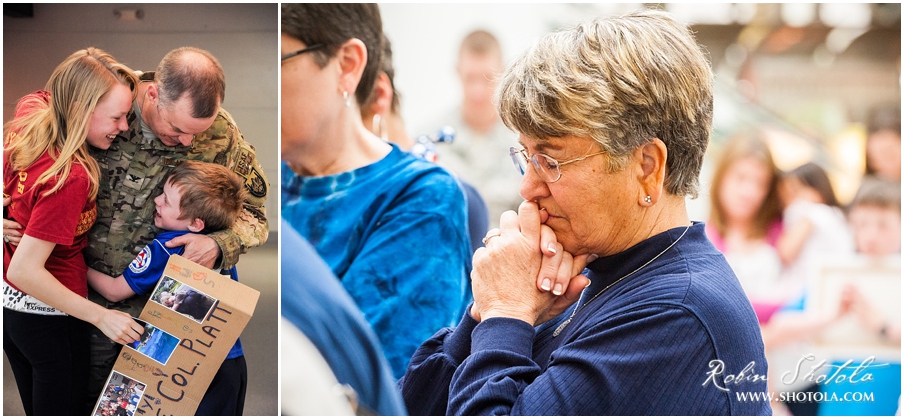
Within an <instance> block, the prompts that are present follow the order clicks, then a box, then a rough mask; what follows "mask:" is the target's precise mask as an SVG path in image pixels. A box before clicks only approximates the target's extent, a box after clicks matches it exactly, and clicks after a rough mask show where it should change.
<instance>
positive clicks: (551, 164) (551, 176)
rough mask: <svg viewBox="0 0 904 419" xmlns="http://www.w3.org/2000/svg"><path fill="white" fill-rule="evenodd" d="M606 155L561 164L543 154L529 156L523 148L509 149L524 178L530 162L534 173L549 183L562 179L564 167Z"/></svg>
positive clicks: (581, 158) (595, 154) (580, 158)
mask: <svg viewBox="0 0 904 419" xmlns="http://www.w3.org/2000/svg"><path fill="white" fill-rule="evenodd" d="M604 153H605V151H600V152H599V153H593V154H588V155H586V156H581V157H578V158H576V159H571V160H568V161H565V162H562V163H559V162H558V161H557V160H556V159H554V158H552V157H549V156H547V155H545V154H543V153H536V154H534V155H533V156H528V155H527V150H525V149H523V148H522V149H520V150H519V149H517V148H515V147H511V148H509V155H511V156H512V162H514V163H515V168H516V169H518V172H519V173H521V175H522V176H524V172H526V171H527V162H528V161H530V162H531V165H533V166H534V171H536V172H537V175H539V176H540V179H541V180H542V181H544V182H547V183H553V182H556V181H558V180H559V179H560V178H561V177H562V166H564V165H566V164H570V163H574V162H579V161H581V160H584V159H586V158H588V157H593V156H598V155H600V154H604Z"/></svg>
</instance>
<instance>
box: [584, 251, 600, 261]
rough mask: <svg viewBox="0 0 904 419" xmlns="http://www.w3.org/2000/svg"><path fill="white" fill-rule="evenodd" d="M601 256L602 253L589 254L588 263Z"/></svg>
mask: <svg viewBox="0 0 904 419" xmlns="http://www.w3.org/2000/svg"><path fill="white" fill-rule="evenodd" d="M599 257H600V255H598V254H596V253H591V254H590V256H587V263H590V262H593V261H595V260H597V259H599Z"/></svg>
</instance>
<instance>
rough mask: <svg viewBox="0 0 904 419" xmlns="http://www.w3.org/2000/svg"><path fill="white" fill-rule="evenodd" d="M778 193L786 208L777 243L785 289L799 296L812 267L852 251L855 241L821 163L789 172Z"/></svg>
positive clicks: (791, 294) (793, 295) (811, 271)
mask: <svg viewBox="0 0 904 419" xmlns="http://www.w3.org/2000/svg"><path fill="white" fill-rule="evenodd" d="M779 196H780V197H781V200H782V204H783V205H784V207H785V210H784V214H783V222H784V226H785V230H784V231H783V232H782V235H781V237H780V238H779V240H778V246H777V247H778V254H779V257H781V259H782V263H783V264H784V265H785V271H784V273H783V276H784V278H785V280H784V281H783V282H784V283H785V284H786V286H787V288H786V289H784V290H783V292H785V293H787V295H788V296H789V297H790V298H796V297H800V296H801V294H802V293H803V290H804V288H805V287H806V285H807V280H808V278H809V276H810V275H812V273H813V269H815V268H816V267H818V266H819V264H820V263H821V262H822V261H825V260H832V259H835V258H837V257H845V256H849V255H851V254H853V253H854V244H853V243H854V241H853V237H851V234H850V230H849V229H848V226H847V221H846V220H845V218H844V213H843V212H842V211H841V208H840V207H839V204H838V199H837V198H835V191H834V190H833V189H832V184H831V182H829V176H828V175H827V174H826V172H825V170H823V169H822V168H821V167H819V165H817V164H815V163H807V164H804V165H803V166H800V167H798V168H796V169H794V170H792V171H790V172H788V173H786V174H785V176H784V177H783V178H782V181H781V183H780V186H779Z"/></svg>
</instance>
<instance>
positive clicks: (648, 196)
mask: <svg viewBox="0 0 904 419" xmlns="http://www.w3.org/2000/svg"><path fill="white" fill-rule="evenodd" d="M643 202H646V203H648V204H649V203H651V202H653V198H651V197H650V195H647V196H646V198H644V199H643Z"/></svg>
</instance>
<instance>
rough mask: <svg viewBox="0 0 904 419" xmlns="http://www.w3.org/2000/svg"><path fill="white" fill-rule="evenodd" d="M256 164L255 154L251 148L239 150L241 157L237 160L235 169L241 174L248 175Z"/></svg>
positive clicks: (242, 175)
mask: <svg viewBox="0 0 904 419" xmlns="http://www.w3.org/2000/svg"><path fill="white" fill-rule="evenodd" d="M253 164H254V154H253V153H252V152H251V150H248V149H246V148H243V149H241V151H239V158H238V160H237V161H236V162H235V168H234V169H233V170H234V171H235V172H236V173H237V174H238V175H239V176H241V177H247V176H248V174H249V173H251V170H253Z"/></svg>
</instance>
